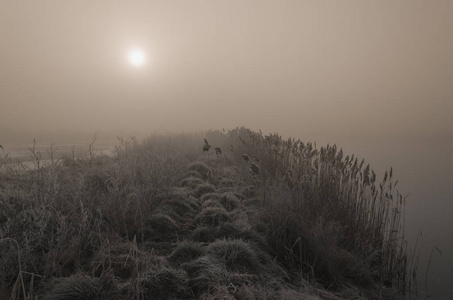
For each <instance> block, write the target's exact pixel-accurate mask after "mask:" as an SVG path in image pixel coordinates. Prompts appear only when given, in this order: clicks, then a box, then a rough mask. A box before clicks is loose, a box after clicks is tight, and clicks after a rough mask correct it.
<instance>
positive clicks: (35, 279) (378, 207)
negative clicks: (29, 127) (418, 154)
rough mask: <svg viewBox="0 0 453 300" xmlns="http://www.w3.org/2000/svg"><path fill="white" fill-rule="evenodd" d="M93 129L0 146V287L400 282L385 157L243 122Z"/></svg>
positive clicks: (237, 291) (366, 291)
mask: <svg viewBox="0 0 453 300" xmlns="http://www.w3.org/2000/svg"><path fill="white" fill-rule="evenodd" d="M204 139H205V140H204ZM95 141H96V139H95V138H94V139H93V141H92V142H91V144H90V145H89V147H88V148H87V153H85V154H84V155H79V156H75V155H74V153H68V154H65V155H57V151H58V150H57V148H58V147H55V146H54V145H51V147H50V149H49V151H48V152H49V153H48V155H49V156H50V157H52V160H51V163H48V164H44V163H43V162H42V159H41V155H40V153H39V152H38V151H36V150H35V148H34V147H30V161H29V163H28V164H24V163H23V162H14V161H13V160H12V159H11V158H10V157H9V155H8V154H7V153H6V152H4V150H3V149H2V151H3V153H2V155H1V157H0V158H1V160H0V168H1V172H0V254H1V255H0V299H60V298H65V297H66V298H70V297H72V298H77V297H79V298H81V297H98V298H102V299H103V297H104V298H105V297H107V298H109V299H147V298H151V297H157V298H162V299H173V298H178V299H194V298H198V299H217V298H219V297H220V298H222V299H255V298H256V299H259V298H260V297H261V298H269V299H274V298H275V299H277V298H282V299H300V298H301V297H302V298H307V299H342V298H345V299H348V298H354V297H367V298H370V299H381V298H382V297H383V295H384V296H385V298H386V299H400V298H402V297H407V296H410V293H409V292H410V291H411V284H413V281H412V279H413V278H414V277H413V275H414V274H416V272H415V269H414V266H410V265H408V257H407V243H406V241H405V237H404V206H405V198H404V197H403V196H402V195H401V194H400V193H399V192H398V191H397V190H396V186H397V182H396V181H394V178H393V172H392V170H390V171H389V172H387V173H386V174H384V176H383V180H382V182H380V183H378V182H377V181H376V177H377V176H376V174H374V172H373V171H372V169H371V168H370V166H368V165H365V163H364V161H360V160H359V159H358V158H356V157H354V156H346V157H344V155H343V152H342V150H338V149H337V147H336V146H335V145H333V146H330V145H327V146H325V147H321V148H320V149H318V148H317V147H316V144H314V143H303V142H301V141H299V140H294V139H287V140H284V139H282V138H281V137H280V136H279V135H278V134H270V135H263V134H262V133H261V132H254V131H252V130H249V129H246V128H237V129H234V130H231V131H228V132H226V131H208V132H205V133H203V134H194V135H188V134H183V135H167V136H164V135H155V136H151V137H149V138H148V139H146V140H145V141H143V142H141V143H139V142H137V141H136V140H135V139H134V138H127V139H123V138H119V139H118V145H117V146H116V147H115V150H114V152H113V153H112V154H111V155H105V154H102V153H99V152H97V151H96V144H95ZM206 144H209V145H210V146H211V147H210V148H209V149H207V151H206V150H205V148H207V147H204V146H205V145H206ZM218 149H222V150H221V151H219V150H218ZM210 151H211V152H212V153H209V152H210ZM204 152H208V155H206V153H204ZM210 154H211V155H210ZM214 154H216V155H214ZM57 157H61V158H58V159H57ZM244 157H245V158H246V159H245V158H244ZM30 165H32V167H29V166H30ZM409 274H410V275H411V276H409ZM87 295H88V296H87ZM107 298H106V299H107Z"/></svg>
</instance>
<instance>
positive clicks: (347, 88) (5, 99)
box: [0, 0, 453, 140]
mask: <svg viewBox="0 0 453 300" xmlns="http://www.w3.org/2000/svg"><path fill="white" fill-rule="evenodd" d="M452 16H453V1H451V0H444V1H440V0H429V1H427V0H423V1H420V0H410V1H409V0H407V1H393V0H391V1H390V0H389V1H383V0H376V1H364V0H357V1H318V0H316V1H314V0H313V1H302V0H297V1H263V0H256V1H233V0H228V1H215V0H209V1H187V0H185V1H168V0H165V1H164V0H162V1H151V0H149V1H130V0H128V1H112V0H109V1H107V0H105V1H100V0H98V1H92V0H89V1H83V0H77V1H57V0H53V1H46V0H39V1H38V0H29V1H23V0H0V130H1V131H3V133H4V134H5V136H6V133H7V132H9V131H11V130H14V131H15V132H18V133H19V132H21V131H22V130H25V131H28V132H32V133H35V132H40V131H48V130H54V131H60V132H65V131H71V132H74V131H79V130H80V131H87V132H98V131H101V132H108V131H110V132H113V133H115V132H119V133H129V132H135V133H139V132H141V133H149V132H154V131H182V130H184V131H190V130H204V129H210V128H212V129H221V128H227V129H228V128H234V127H236V126H241V125H244V126H246V127H251V128H253V129H262V130H263V132H264V133H268V132H279V133H282V134H284V135H292V136H296V137H299V138H304V137H306V138H310V139H313V138H321V139H326V140H329V139H334V138H335V137H337V136H340V135H341V136H361V137H365V136H371V137H373V138H375V137H381V136H385V135H389V134H390V135H392V136H397V137H400V136H410V137H412V138H413V137H416V136H420V137H428V136H435V137H443V138H445V137H447V138H453V130H452V128H453V121H451V119H452V118H451V116H452V115H453V17H452ZM134 47H140V48H142V49H143V50H144V51H145V52H146V55H147V63H146V64H145V65H144V66H143V67H141V68H134V67H132V66H131V65H130V63H129V62H128V60H127V53H128V51H129V50H130V49H131V48H134ZM1 131H0V132H1Z"/></svg>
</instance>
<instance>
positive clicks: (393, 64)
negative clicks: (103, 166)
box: [0, 0, 453, 299]
mask: <svg viewBox="0 0 453 300" xmlns="http://www.w3.org/2000/svg"><path fill="white" fill-rule="evenodd" d="M452 15H453V2H452V1H448V0H445V1H444V0H433V1H429V2H428V1H420V0H416V1H399V2H394V1H374V2H371V1H366V2H365V1H348V2H338V1H317V2H303V1H282V2H276V1H247V2H243V1H217V2H216V1H147V2H146V3H145V2H143V1H115V3H112V2H111V1H96V3H92V1H73V2H58V3H57V2H55V1H39V2H33V3H31V2H27V1H12V0H0V144H2V145H3V146H4V148H5V152H6V151H10V152H11V153H15V154H17V153H19V152H21V153H22V154H23V155H25V156H26V155H27V154H26V153H27V148H28V147H31V146H32V145H33V139H36V141H37V144H38V145H39V147H40V149H45V148H46V147H50V144H51V143H55V144H56V147H57V149H58V148H60V150H61V152H66V151H69V148H70V147H71V145H77V147H79V146H80V149H88V145H89V144H90V142H91V141H92V140H93V137H94V135H97V137H98V139H97V141H96V144H95V145H96V146H97V147H98V148H99V149H104V148H108V147H111V146H112V145H115V144H116V143H117V142H118V140H117V136H120V137H125V138H126V137H129V136H135V137H137V140H138V141H140V140H141V139H143V138H146V137H147V136H148V135H150V134H153V133H167V132H201V131H204V130H209V129H214V130H216V129H219V130H221V129H222V128H225V129H226V130H228V129H233V128H235V127H238V126H245V127H247V128H251V129H253V130H262V132H263V133H264V134H267V133H279V134H280V135H282V136H284V137H285V138H286V137H290V136H291V137H294V138H296V139H301V140H302V141H304V142H308V141H316V143H317V145H318V148H319V147H320V146H324V145H326V144H331V145H332V144H336V145H337V146H338V147H339V148H343V151H344V152H345V155H348V154H349V155H350V154H354V155H355V156H357V157H359V158H360V159H361V158H364V159H365V163H369V164H370V165H371V167H372V168H373V169H374V170H375V172H376V173H377V175H378V176H382V175H383V174H384V172H385V171H386V170H388V169H390V167H393V172H394V177H395V178H396V179H398V180H399V181H398V189H399V191H400V192H401V193H402V194H403V195H407V194H409V196H408V198H407V201H406V215H405V218H406V227H405V231H406V237H407V238H408V240H409V245H410V248H411V247H413V245H414V243H415V240H416V238H417V235H418V233H419V231H420V230H421V232H422V237H421V238H420V239H419V243H418V248H417V249H416V253H419V254H420V262H419V273H418V276H419V279H420V287H419V290H420V291H422V290H424V288H425V283H424V276H425V273H426V267H427V263H428V258H429V256H430V254H431V251H432V250H433V249H434V247H438V248H439V249H440V250H441V251H442V255H441V256H440V255H439V254H438V253H437V252H436V253H435V254H434V255H433V258H432V262H431V264H430V270H429V273H428V275H429V286H428V288H429V291H430V293H431V294H432V295H433V296H434V297H437V299H449V298H453V291H452V290H451V288H450V286H453V226H452V225H453V223H452V221H451V217H452V216H453V204H452V203H453V202H452V200H453V188H452V187H453V176H452V175H451V170H452V169H453V157H452V153H453V121H452V118H451V116H452V115H453V101H452V99H453V85H452V82H453V57H452V53H453V35H452V34H451V32H452V29H453V19H452V18H451V16H452ZM135 47H138V48H140V49H143V51H144V52H145V54H146V55H147V62H146V64H145V65H143V66H142V67H141V68H133V67H131V66H130V64H129V62H128V58H127V54H128V51H129V50H130V49H133V48H135ZM42 151H45V150H42ZM22 154H21V155H22ZM409 253H410V254H412V252H409Z"/></svg>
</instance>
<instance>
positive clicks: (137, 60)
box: [128, 48, 146, 67]
mask: <svg viewBox="0 0 453 300" xmlns="http://www.w3.org/2000/svg"><path fill="white" fill-rule="evenodd" d="M128 57H129V62H130V63H131V64H132V65H133V66H134V67H141V66H143V64H144V63H145V61H146V56H145V53H144V52H143V50H141V49H137V48H136V49H131V50H130V51H129V55H128Z"/></svg>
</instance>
